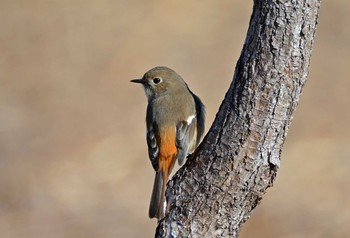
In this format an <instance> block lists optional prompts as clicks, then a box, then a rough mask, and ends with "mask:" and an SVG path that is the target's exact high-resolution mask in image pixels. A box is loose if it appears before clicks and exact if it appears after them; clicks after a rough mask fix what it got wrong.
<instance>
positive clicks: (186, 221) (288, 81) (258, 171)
mask: <svg viewBox="0 0 350 238" xmlns="http://www.w3.org/2000/svg"><path fill="white" fill-rule="evenodd" d="M319 7H320V0H294V1H293V0H292V1H282V0H281V1H278V0H274V1H273V0H264V1H263V0H256V1H254V7H253V13H252V17H251V20H250V25H249V29H248V33H247V37H246V41H245V44H244V47H243V50H242V53H241V56H240V59H239V61H238V63H237V66H236V69H235V75H234V79H233V81H232V84H231V86H230V88H229V90H228V92H227V94H226V97H225V99H224V101H223V103H222V105H221V107H220V110H219V112H218V114H217V116H216V119H215V121H214V123H213V125H212V127H211V128H210V130H209V132H208V134H207V136H206V137H205V138H204V140H203V142H202V144H201V145H200V147H199V148H198V150H197V151H196V152H195V153H194V154H193V155H192V157H191V158H190V159H189V160H188V162H187V163H186V165H185V166H184V167H182V168H181V169H180V170H179V171H178V173H177V174H176V175H175V176H174V177H173V179H172V180H171V181H170V182H169V183H168V189H167V199H168V206H167V213H166V217H165V218H164V219H163V220H161V221H160V223H159V224H158V227H157V231H156V237H237V236H238V234H239V230H240V227H241V225H242V224H243V223H244V222H245V221H246V220H247V219H248V218H249V217H250V215H251V212H252V210H253V209H254V208H255V207H256V205H257V204H258V203H259V201H260V200H261V198H262V196H263V194H264V193H265V191H266V189H267V188H268V187H270V186H272V184H273V181H274V178H275V176H276V172H277V169H278V167H279V164H280V154H281V149H282V145H283V143H284V140H285V137H286V134H287V131H288V127H289V124H290V121H291V118H292V114H293V111H294V110H295V108H296V106H297V103H298V101H299V96H300V94H301V91H302V88H303V85H304V83H305V81H306V79H307V75H308V67H309V62H310V57H311V50H312V46H313V40H314V35H315V28H316V24H317V17H318V14H319ZM233 30H234V29H233Z"/></svg>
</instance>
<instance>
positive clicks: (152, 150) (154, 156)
mask: <svg viewBox="0 0 350 238" xmlns="http://www.w3.org/2000/svg"><path fill="white" fill-rule="evenodd" d="M146 127H147V132H146V138H147V146H148V156H149V159H150V160H151V162H152V166H153V168H154V170H155V171H157V170H158V153H159V146H158V142H157V133H158V131H157V130H158V128H157V125H156V123H155V122H154V120H153V111H152V107H151V106H150V105H148V107H147V114H146Z"/></svg>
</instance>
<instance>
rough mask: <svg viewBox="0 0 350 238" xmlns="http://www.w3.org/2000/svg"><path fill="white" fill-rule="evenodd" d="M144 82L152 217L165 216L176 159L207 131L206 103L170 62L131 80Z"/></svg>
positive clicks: (185, 155) (180, 163)
mask: <svg viewBox="0 0 350 238" xmlns="http://www.w3.org/2000/svg"><path fill="white" fill-rule="evenodd" d="M131 82H133V83H139V84H142V85H143V88H144V91H145V94H146V97H147V101H148V104H147V110H146V129H147V130H146V141H147V146H148V156H149V159H150V161H151V163H152V166H153V169H154V170H155V178H154V184H153V190H152V195H151V201H150V205H149V214H148V215H149V217H150V218H157V219H158V221H159V220H161V219H162V218H163V217H164V216H165V207H166V201H165V191H166V184H167V182H168V180H169V176H170V173H171V172H172V169H173V166H174V163H175V161H176V160H177V161H178V164H179V165H180V166H182V165H183V164H184V162H185V160H186V158H187V155H188V154H190V153H192V152H193V151H194V150H195V149H196V148H197V147H198V145H199V142H200V140H201V138H202V136H203V133H204V126H205V125H204V124H205V106H204V104H203V103H202V101H201V99H200V98H199V97H198V96H197V95H195V94H194V93H193V92H192V91H191V90H190V89H189V87H188V86H187V84H186V82H185V81H184V80H183V79H182V77H181V76H180V75H179V74H177V73H176V72H175V71H174V70H172V69H170V68H168V67H166V66H157V67H154V68H152V69H150V70H148V71H147V72H146V73H145V74H144V75H143V77H142V78H140V79H133V80H131Z"/></svg>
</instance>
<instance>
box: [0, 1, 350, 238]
mask: <svg viewBox="0 0 350 238" xmlns="http://www.w3.org/2000/svg"><path fill="white" fill-rule="evenodd" d="M322 4H323V5H322V9H321V16H320V21H319V26H318V32H317V38H316V42H315V48H314V51H313V58H312V62H311V68H310V77H309V80H308V82H307V85H306V87H305V89H304V93H303V96H302V97H301V101H300V104H299V106H298V109H297V112H296V113H295V115H294V120H293V123H292V126H291V128H290V131H289V136H288V138H287V141H286V144H285V147H284V151H283V154H282V167H281V169H280V170H279V172H278V176H277V180H276V183H275V186H274V187H273V188H271V189H269V190H268V192H267V194H266V196H265V197H264V199H263V201H262V203H261V205H260V206H258V208H257V209H256V210H255V212H254V213H253V216H252V218H251V219H250V220H249V221H248V222H247V224H245V226H244V227H243V230H242V235H241V237H243V238H248V237H262V238H273V237H287V238H296V237H298V238H299V237H335V238H338V237H339V238H345V237H349V233H350V186H349V182H350V179H349V177H348V175H349V171H350V160H349V157H350V156H349V154H350V144H349V143H350V127H349V122H350V112H349V102H350V81H349V76H348V75H349V74H350V67H349V54H350V44H349V43H350V31H349V22H350V14H349V11H350V2H349V1H347V0H333V1H323V3H322ZM251 8H252V1H242V0H241V1H232V0H220V1H209V0H205V1H200V2H199V1H184V0H180V1H142V0H133V1H129V0H118V1H108V0H87V1H78V0H75V1H68V0H47V1H39V0H31V1H27V0H23V1H19V0H8V1H7V0H1V1H0V231H1V235H0V237H1V238H20V237H27V238H34V237H35V238H71V237H72V238H73V237H75V238H76V237H84V238H95V237H103V238H105V237H106V238H109V237H152V236H153V234H154V229H155V226H156V222H155V221H154V220H149V219H148V217H147V214H148V203H149V198H150V192H151V186H152V182H153V170H152V168H151V165H150V163H149V161H148V158H147V150H146V142H145V135H144V132H145V125H144V117H145V109H146V97H145V96H144V93H143V90H142V88H141V87H140V86H138V85H133V84H131V83H129V80H130V79H133V78H137V77H140V76H142V74H143V73H144V72H145V71H146V70H148V69H149V68H151V67H153V66H156V65H167V66H169V67H172V68H174V69H175V70H177V71H178V72H179V73H180V74H181V75H182V76H183V77H184V78H185V79H186V81H187V82H188V84H189V85H190V87H191V88H192V90H193V91H194V92H196V93H197V94H198V95H200V96H201V98H202V100H203V101H204V102H205V103H206V105H207V128H208V127H209V126H210V125H211V123H212V121H213V118H214V116H215V113H216V111H217V110H218V107H219V105H220V103H221V101H222V99H223V97H224V94H225V92H226V90H227V88H228V85H229V83H230V81H231V78H232V75H233V70H234V67H235V63H236V61H237V59H238V57H239V53H240V50H241V48H242V44H243V41H244V38H245V33H246V30H247V25H248V22H249V18H250V14H251Z"/></svg>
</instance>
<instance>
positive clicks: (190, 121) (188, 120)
mask: <svg viewBox="0 0 350 238" xmlns="http://www.w3.org/2000/svg"><path fill="white" fill-rule="evenodd" d="M195 117H196V115H191V116H189V117H188V118H187V120H186V121H187V124H188V125H190V124H191V123H192V121H193V119H194V118H195Z"/></svg>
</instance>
